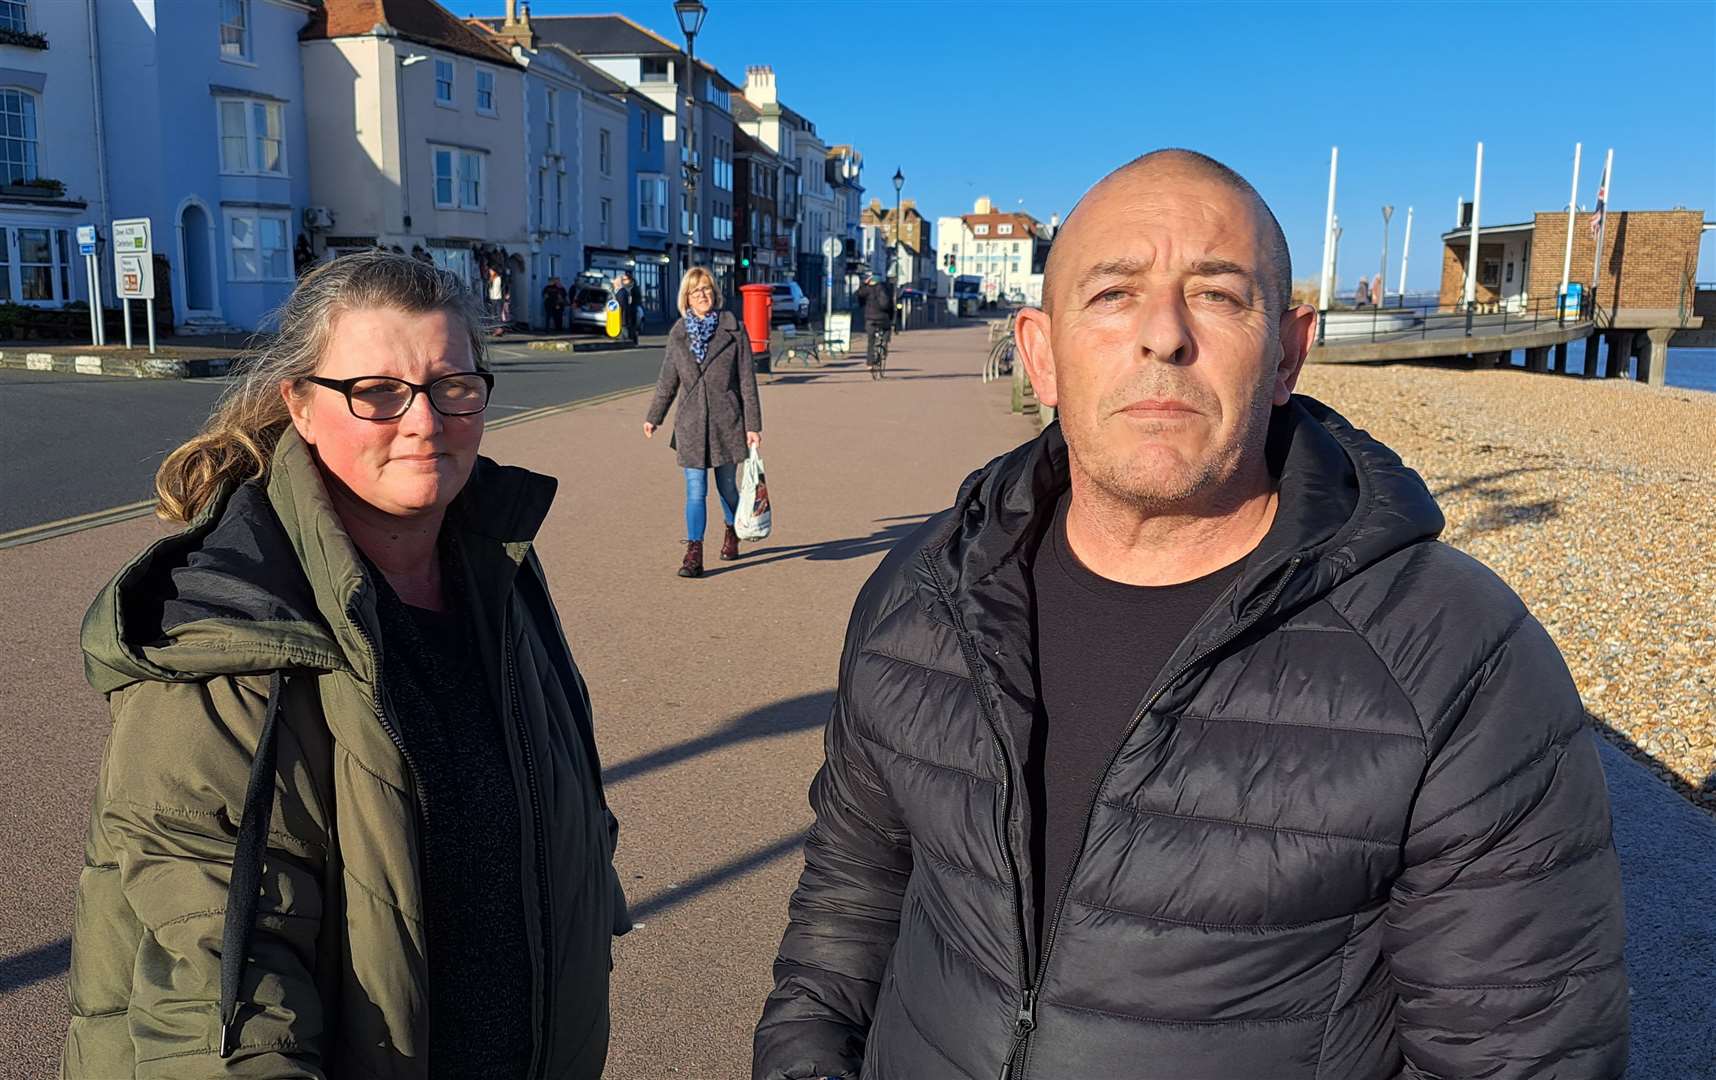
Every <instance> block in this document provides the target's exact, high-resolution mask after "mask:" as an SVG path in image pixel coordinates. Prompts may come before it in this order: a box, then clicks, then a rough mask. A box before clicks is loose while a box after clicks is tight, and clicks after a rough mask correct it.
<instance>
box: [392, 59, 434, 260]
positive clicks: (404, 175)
mask: <svg viewBox="0 0 1716 1080" xmlns="http://www.w3.org/2000/svg"><path fill="white" fill-rule="evenodd" d="M393 55H394V57H395V58H396V59H397V60H398V61H399V72H400V73H399V74H395V75H394V78H393V113H394V115H395V116H397V117H399V150H400V154H399V199H400V209H401V217H400V220H401V221H402V222H403V223H404V225H405V232H407V233H409V232H411V144H410V143H409V142H407V141H406V139H405V104H404V93H403V91H402V90H401V89H400V84H401V83H403V82H404V81H405V76H404V74H403V72H404V71H405V69H406V68H408V67H411V66H412V65H413V64H421V63H422V62H423V61H425V60H427V59H429V57H428V56H426V55H424V54H423V53H411V54H409V55H401V54H399V53H397V52H396V53H394V54H393Z"/></svg>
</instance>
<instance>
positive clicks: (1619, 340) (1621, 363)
mask: <svg viewBox="0 0 1716 1080" xmlns="http://www.w3.org/2000/svg"><path fill="white" fill-rule="evenodd" d="M1608 336H1609V358H1608V360H1609V362H1608V366H1607V367H1605V368H1604V369H1603V378H1605V379H1618V378H1621V377H1622V376H1623V375H1625V374H1626V371H1627V361H1628V360H1629V359H1630V358H1631V357H1632V355H1633V332H1632V331H1631V330H1610V331H1609V335H1608Z"/></svg>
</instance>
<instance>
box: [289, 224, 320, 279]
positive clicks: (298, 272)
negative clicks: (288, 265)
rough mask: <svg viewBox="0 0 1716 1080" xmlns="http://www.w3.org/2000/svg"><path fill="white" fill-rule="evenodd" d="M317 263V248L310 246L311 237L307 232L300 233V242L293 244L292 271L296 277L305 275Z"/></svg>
mask: <svg viewBox="0 0 1716 1080" xmlns="http://www.w3.org/2000/svg"><path fill="white" fill-rule="evenodd" d="M315 265H316V249H315V248H313V247H311V246H310V237H309V236H308V235H307V234H305V233H299V234H298V242H297V243H296V244H294V245H293V246H292V271H293V276H294V277H303V276H304V275H305V274H307V273H309V272H310V268H311V267H312V266H315Z"/></svg>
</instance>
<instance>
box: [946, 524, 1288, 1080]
mask: <svg viewBox="0 0 1716 1080" xmlns="http://www.w3.org/2000/svg"><path fill="white" fill-rule="evenodd" d="M1299 561H1300V556H1298V555H1295V556H1293V558H1292V560H1291V561H1290V562H1288V564H1287V569H1286V571H1285V572H1284V573H1283V574H1282V575H1281V580H1280V581H1278V582H1276V583H1275V588H1273V589H1271V590H1270V592H1269V595H1268V597H1266V598H1265V599H1264V602H1263V603H1262V604H1260V605H1258V607H1257V609H1256V613H1255V614H1254V615H1252V616H1251V617H1250V618H1248V619H1245V620H1243V621H1241V622H1237V623H1235V624H1234V625H1233V626H1232V627H1230V628H1229V629H1228V631H1227V632H1226V633H1224V634H1223V635H1222V636H1221V637H1220V638H1218V639H1217V640H1216V641H1215V642H1214V643H1212V644H1211V645H1210V646H1209V647H1208V648H1206V649H1203V650H1202V651H1200V652H1198V653H1197V654H1195V655H1194V656H1192V657H1190V658H1189V659H1187V660H1186V661H1185V663H1183V664H1181V665H1180V666H1179V667H1177V668H1175V669H1174V673H1173V674H1172V675H1170V676H1168V678H1167V679H1165V680H1163V682H1162V685H1161V686H1159V687H1157V688H1156V691H1155V692H1154V693H1152V694H1151V695H1150V696H1149V697H1147V698H1145V699H1144V701H1143V702H1141V703H1140V704H1139V706H1138V709H1137V711H1136V712H1134V713H1133V714H1132V722H1131V723H1130V724H1128V725H1127V727H1126V734H1125V735H1123V736H1122V737H1121V739H1120V742H1119V744H1118V745H1117V746H1115V748H1114V752H1113V753H1112V754H1110V755H1109V757H1108V764H1107V765H1105V766H1104V767H1103V770H1102V773H1101V775H1100V776H1099V777H1098V778H1097V782H1096V787H1095V788H1094V789H1093V790H1092V791H1091V794H1090V806H1088V807H1087V808H1086V809H1085V812H1084V825H1083V826H1082V827H1081V828H1080V829H1079V846H1078V850H1077V851H1076V852H1075V853H1074V854H1073V861H1072V865H1071V866H1070V867H1069V868H1068V869H1067V877H1066V881H1065V882H1063V883H1062V885H1061V890H1060V893H1059V894H1058V896H1057V898H1056V900H1055V913H1054V918H1053V919H1052V920H1051V921H1050V922H1049V930H1048V933H1047V934H1045V935H1044V936H1043V948H1042V952H1041V954H1040V955H1039V956H1038V958H1037V979H1032V978H1029V977H1026V978H1024V979H1023V986H1022V996H1021V1001H1020V1005H1019V1012H1018V1016H1017V1019H1016V1020H1015V1022H1014V1024H1013V1040H1012V1043H1011V1045H1010V1046H1009V1048H1008V1051H1007V1060H1006V1062H1005V1063H1003V1064H1002V1066H1001V1075H1000V1077H999V1080H1025V1055H1026V1051H1027V1050H1028V1049H1029V1046H1030V1040H1031V1033H1032V1032H1033V1031H1035V1030H1036V1027H1037V983H1038V981H1039V980H1040V979H1041V977H1042V975H1043V973H1044V972H1046V971H1047V970H1048V969H1049V956H1050V954H1051V953H1052V952H1053V951H1054V947H1055V939H1056V938H1057V937H1058V936H1059V935H1060V928H1061V916H1062V915H1063V914H1064V912H1065V910H1066V904H1067V893H1068V892H1070V891H1071V890H1072V881H1073V877H1074V876H1075V875H1076V874H1077V873H1078V866H1079V863H1080V862H1081V861H1082V860H1083V859H1084V848H1085V844H1086V842H1087V841H1089V839H1090V822H1091V819H1092V818H1093V817H1095V816H1096V801H1097V799H1098V798H1099V797H1100V796H1101V794H1102V785H1103V783H1104V782H1105V781H1106V780H1107V779H1108V774H1109V772H1110V771H1112V770H1113V768H1114V763H1115V762H1116V761H1118V760H1119V759H1120V753H1121V751H1122V750H1124V749H1125V748H1126V744H1127V743H1128V742H1130V741H1131V739H1132V735H1133V733H1134V732H1136V731H1137V730H1138V725H1139V724H1141V723H1143V721H1144V717H1145V715H1146V714H1147V713H1149V711H1150V710H1151V709H1152V708H1154V707H1155V705H1156V702H1157V701H1159V700H1161V698H1162V695H1163V694H1165V693H1167V692H1168V690H1169V688H1171V687H1172V686H1173V685H1174V684H1175V683H1177V682H1179V681H1180V679H1181V678H1183V677H1184V676H1185V674H1186V673H1187V672H1188V671H1191V670H1192V669H1193V668H1194V667H1197V666H1198V665H1199V664H1201V663H1203V662H1204V660H1205V659H1207V658H1208V657H1209V656H1210V655H1212V654H1213V653H1215V652H1217V651H1219V650H1221V649H1223V648H1225V647H1226V646H1227V644H1228V642H1230V641H1232V640H1234V639H1235V638H1237V637H1238V636H1239V635H1241V634H1243V633H1245V632H1246V631H1247V630H1249V629H1251V627H1253V626H1254V625H1256V624H1257V622H1258V620H1260V619H1262V618H1263V616H1264V615H1265V614H1266V613H1268V612H1269V611H1271V610H1272V609H1273V608H1274V607H1275V602H1276V601H1277V600H1278V599H1280V597H1281V593H1282V592H1283V591H1285V590H1286V588H1287V583H1288V582H1289V581H1291V580H1292V579H1293V574H1294V573H1295V572H1296V571H1297V570H1298V569H1299ZM930 573H931V576H933V577H934V578H935V580H936V587H937V588H938V589H940V590H941V592H942V600H943V602H944V603H946V604H947V606H948V609H949V610H950V611H952V612H953V617H954V619H955V621H956V622H958V623H959V625H960V631H959V635H960V644H961V646H962V647H963V648H964V649H965V654H966V661H967V662H968V663H972V662H974V661H975V660H976V659H977V648H976V646H975V645H974V644H970V643H969V642H968V635H967V634H966V631H965V629H964V623H963V621H961V620H960V619H959V612H958V610H957V609H955V608H954V606H953V603H952V599H951V597H949V596H948V594H947V590H946V588H945V586H943V585H942V583H941V575H940V574H938V573H936V571H935V568H934V566H933V565H932V566H931V567H930ZM972 670H973V673H974V674H976V672H977V668H976V666H975V664H974V665H973V669H972ZM978 706H979V708H980V709H982V708H983V695H982V693H981V692H980V693H979V694H978ZM984 713H985V719H988V714H987V710H986V709H985V710H984ZM990 727H991V728H992V729H994V731H995V734H996V738H997V740H999V738H1000V725H999V724H997V723H995V722H994V721H992V720H991V721H990ZM1003 754H1004V752H1003ZM1003 791H1005V786H1003ZM1003 850H1004V851H1006V852H1007V863H1008V867H1009V869H1012V865H1013V862H1012V851H1011V848H1010V847H1007V846H1005V845H1004V846H1003ZM1014 873H1015V877H1014V889H1015V891H1017V889H1018V877H1017V871H1014ZM1017 911H1018V909H1017V908H1015V912H1017ZM1016 921H1017V923H1018V926H1017V929H1018V932H1019V940H1020V942H1021V943H1023V942H1024V940H1025V921H1024V917H1023V915H1022V914H1019V916H1018V918H1017V920H1016ZM1023 955H1024V953H1023V952H1022V951H1021V953H1020V956H1021V957H1023ZM1021 971H1023V960H1021Z"/></svg>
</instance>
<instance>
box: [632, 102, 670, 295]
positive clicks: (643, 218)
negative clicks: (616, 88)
mask: <svg viewBox="0 0 1716 1080" xmlns="http://www.w3.org/2000/svg"><path fill="white" fill-rule="evenodd" d="M626 117H627V138H629V139H630V140H631V146H632V149H631V161H632V183H631V206H630V208H631V214H630V217H631V245H632V259H633V267H632V277H633V278H634V279H636V281H637V283H638V289H639V290H640V292H641V293H642V295H643V306H644V322H645V325H661V326H666V325H671V324H672V322H673V320H675V319H677V318H679V311H678V310H677V309H676V308H675V306H674V302H675V299H676V298H675V297H672V296H668V295H667V282H668V272H667V263H668V256H667V230H668V216H667V208H668V206H669V205H670V200H669V197H668V184H669V180H670V177H669V174H668V171H667V151H666V149H665V148H664V147H663V145H662V135H663V131H662V128H663V121H664V120H665V119H666V117H667V110H666V109H664V108H663V107H662V106H661V105H659V104H657V103H656V102H655V101H652V100H651V99H650V98H648V97H646V96H645V95H644V94H642V93H640V92H639V91H637V90H634V89H632V88H631V87H626Z"/></svg>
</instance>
